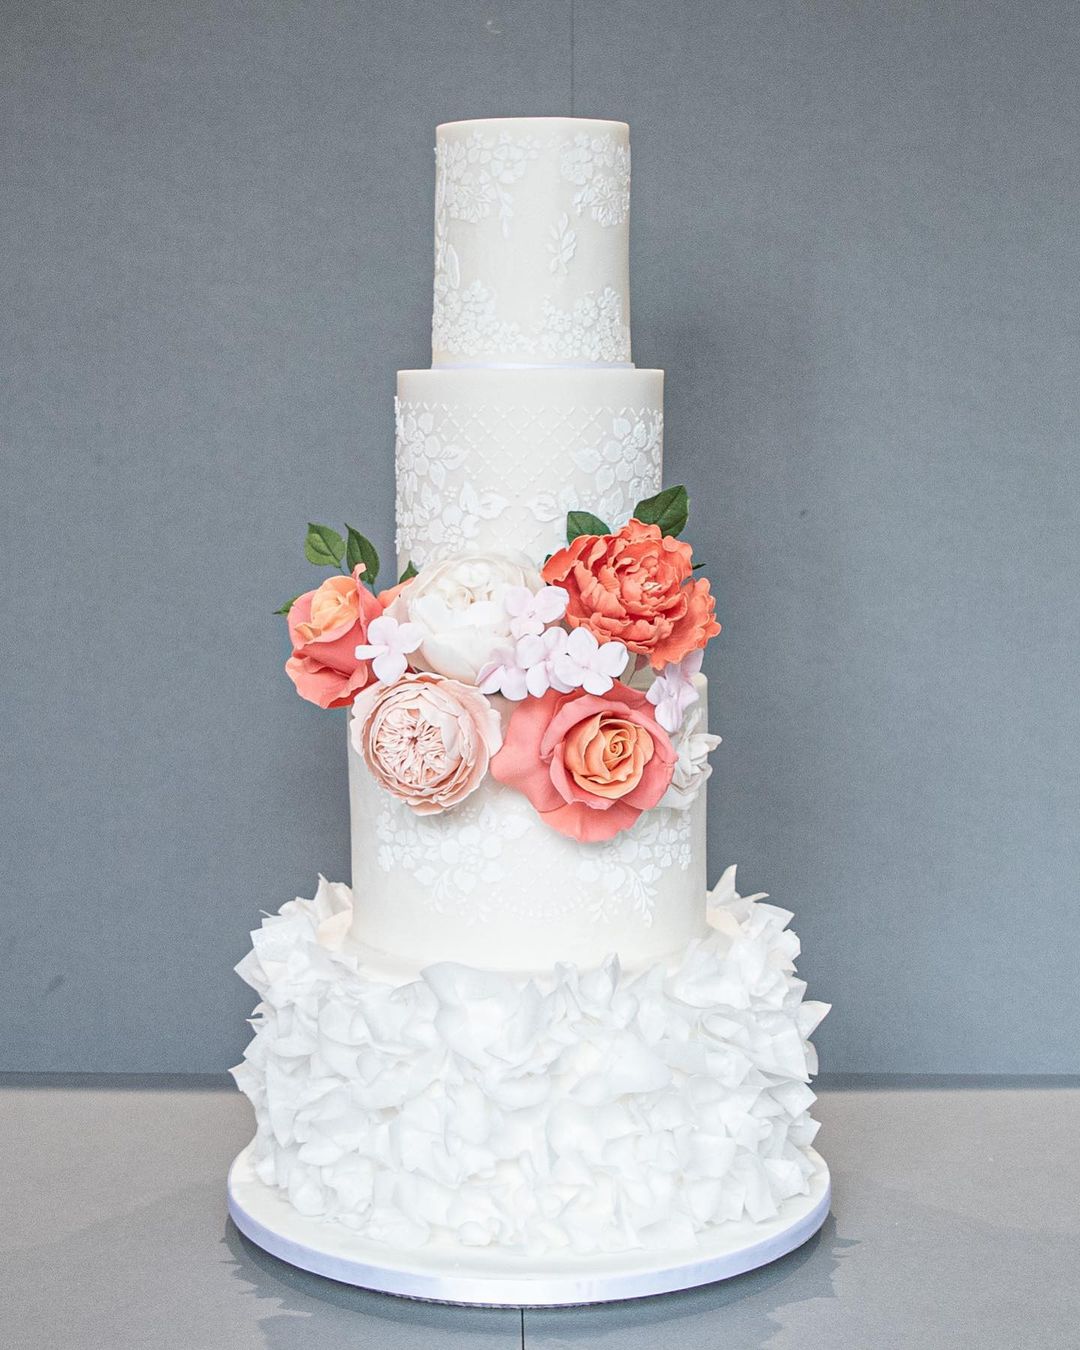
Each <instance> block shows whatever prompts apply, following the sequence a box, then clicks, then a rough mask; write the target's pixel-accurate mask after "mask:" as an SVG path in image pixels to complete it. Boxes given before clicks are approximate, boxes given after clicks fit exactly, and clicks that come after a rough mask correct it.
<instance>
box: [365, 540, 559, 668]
mask: <svg viewBox="0 0 1080 1350" xmlns="http://www.w3.org/2000/svg"><path fill="white" fill-rule="evenodd" d="M543 585H544V583H543V582H542V581H541V579H540V574H539V572H537V570H536V568H535V567H533V565H532V563H531V562H530V561H529V560H528V558H526V557H525V556H524V555H522V554H517V553H462V554H459V555H458V556H457V557H454V558H447V559H446V560H445V561H444V562H438V563H433V564H432V565H431V566H430V567H425V568H424V569H423V571H422V572H421V573H420V574H419V576H417V577H416V578H415V579H414V580H413V581H411V582H410V583H409V585H408V586H406V587H404V589H403V590H402V591H401V592H400V594H399V595H398V596H397V597H396V598H395V599H394V601H393V602H392V603H391V605H390V607H389V608H388V610H387V611H386V612H387V613H388V614H390V615H391V616H392V617H393V618H395V619H397V620H398V622H399V623H410V624H415V625H416V628H417V630H418V632H419V634H420V645H419V647H418V648H417V649H416V651H415V653H414V654H413V656H412V658H411V661H410V664H411V665H413V666H414V667H416V668H417V669H420V670H432V671H434V672H435V673H436V674H437V675H447V676H449V677H450V678H451V679H453V680H461V681H462V682H463V683H464V684H476V682H477V676H478V674H479V672H480V670H481V668H482V667H483V666H485V665H486V664H487V663H488V662H489V661H490V660H491V657H492V655H493V653H494V652H496V651H497V650H498V649H499V648H504V647H511V646H513V637H512V633H511V626H512V623H513V621H514V616H513V614H511V612H510V611H509V609H508V608H507V604H506V597H507V592H514V591H515V589H520V588H521V587H525V588H526V589H527V590H529V591H532V592H537V591H540V590H541V589H542V588H543Z"/></svg>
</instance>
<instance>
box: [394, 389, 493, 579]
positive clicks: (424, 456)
mask: <svg viewBox="0 0 1080 1350" xmlns="http://www.w3.org/2000/svg"><path fill="white" fill-rule="evenodd" d="M395 421H396V426H397V524H398V542H399V547H400V549H401V551H402V552H403V553H407V554H409V555H410V556H413V555H416V560H417V561H420V557H419V554H420V550H421V547H422V548H423V551H424V554H425V555H426V554H429V553H430V554H431V555H432V556H435V555H438V554H439V553H457V552H462V551H463V550H464V549H466V548H467V547H468V546H469V544H471V543H472V542H473V540H475V538H476V537H477V535H478V533H479V531H480V526H481V523H482V522H483V521H489V520H494V519H496V518H497V517H498V516H499V515H500V514H501V513H502V512H503V511H505V510H506V507H507V506H508V504H509V503H508V501H507V498H506V497H504V496H502V495H501V494H500V493H498V492H492V491H484V490H481V489H479V488H477V487H476V486H475V485H474V483H473V481H472V479H471V478H470V477H469V476H468V475H467V474H466V473H464V472H463V469H464V466H465V461H466V455H465V451H464V450H463V449H462V448H461V447H460V446H457V445H455V444H453V442H452V441H450V440H447V439H446V438H445V437H444V436H443V435H442V434H441V427H440V424H437V423H436V418H435V414H434V412H432V411H431V410H423V409H416V408H413V407H412V406H410V405H409V404H405V403H402V402H401V400H395Z"/></svg>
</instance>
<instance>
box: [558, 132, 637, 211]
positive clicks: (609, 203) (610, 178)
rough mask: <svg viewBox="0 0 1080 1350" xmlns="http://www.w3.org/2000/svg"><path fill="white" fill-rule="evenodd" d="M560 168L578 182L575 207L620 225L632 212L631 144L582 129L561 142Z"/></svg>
mask: <svg viewBox="0 0 1080 1350" xmlns="http://www.w3.org/2000/svg"><path fill="white" fill-rule="evenodd" d="M559 168H560V172H561V173H562V176H563V178H564V179H566V181H567V182H568V183H574V184H576V185H577V188H578V190H577V192H575V193H574V209H575V211H577V213H578V215H583V214H588V215H590V216H591V217H592V218H593V220H595V221H596V223H597V224H598V225H603V226H605V227H606V226H609V225H621V224H622V223H623V222H624V221H625V220H626V218H627V216H628V215H629V214H630V147H629V146H627V145H622V144H620V142H619V141H618V140H617V139H616V138H615V137H614V136H612V135H610V134H600V135H592V134H591V133H589V132H579V133H578V134H577V135H576V136H574V137H573V139H572V140H570V141H567V142H565V143H564V145H563V146H562V149H561V151H560V155H559Z"/></svg>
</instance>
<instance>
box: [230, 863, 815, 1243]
mask: <svg viewBox="0 0 1080 1350" xmlns="http://www.w3.org/2000/svg"><path fill="white" fill-rule="evenodd" d="M762 899H763V897H760V896H752V897H748V898H741V897H739V896H738V894H737V893H736V891H735V875H734V868H730V869H729V870H728V871H727V872H726V873H725V874H724V877H723V878H722V879H721V882H720V884H719V885H718V886H717V887H716V890H715V891H714V892H713V895H712V898H711V905H710V909H709V925H710V927H709V931H708V934H707V935H706V936H703V937H702V938H700V939H698V940H696V941H693V942H691V943H689V944H687V945H686V946H685V947H684V948H683V949H682V950H681V951H680V952H678V953H677V954H675V955H673V956H672V957H671V958H670V959H669V960H667V961H666V962H661V963H656V964H654V965H652V966H650V967H648V968H647V969H645V970H642V971H640V972H638V973H636V974H627V973H626V972H624V971H623V970H622V969H621V968H620V965H619V962H618V961H617V960H616V959H615V958H611V959H609V960H608V961H606V962H604V963H603V964H602V965H601V966H600V967H599V968H596V969H592V970H584V969H578V968H577V967H575V966H573V965H557V966H555V967H554V968H553V969H551V970H549V971H548V972H546V976H545V978H544V979H543V980H535V979H523V978H517V979H515V978H513V977H511V976H509V975H506V974H502V973H498V972H493V971H483V970H478V969H475V968H472V967H469V966H466V965H461V964H455V963H449V962H444V963H441V964H439V965H434V966H429V967H427V968H426V969H424V970H423V971H422V972H421V973H420V977H419V978H418V979H416V980H415V981H412V982H410V983H406V984H400V983H398V984H395V983H392V982H388V981H387V980H386V979H385V978H381V977H380V972H379V971H378V970H370V969H368V968H366V967H365V966H364V964H363V963H362V960H361V956H360V953H359V952H358V950H357V948H356V947H355V946H354V945H353V944H352V943H351V942H350V941H349V938H348V933H349V930H350V928H351V925H352V896H351V893H350V891H349V889H348V888H347V887H345V886H341V885H331V884H329V883H327V882H326V881H324V880H320V884H319V889H318V892H317V894H316V896H315V899H314V900H295V901H291V902H290V903H288V904H286V905H284V906H283V907H282V909H281V911H280V913H279V914H277V915H271V916H269V917H267V918H266V919H264V921H263V924H262V927H261V928H260V929H258V930H257V931H256V932H255V933H253V934H252V941H253V950H252V952H251V953H249V955H248V956H246V957H245V958H244V960H243V961H242V962H241V964H240V965H239V966H238V967H237V969H238V972H239V973H240V974H241V976H242V977H243V978H244V979H245V980H246V981H247V982H248V983H249V984H250V985H251V986H252V987H253V988H254V989H255V990H256V991H257V992H258V994H259V997H260V1000H261V1002H260V1004H259V1006H258V1008H257V1009H256V1012H255V1017H254V1026H255V1037H254V1039H253V1040H252V1042H251V1044H250V1045H249V1046H248V1049H247V1051H246V1053H245V1058H244V1062H243V1064H241V1065H240V1066H239V1067H238V1068H237V1069H235V1070H234V1071H233V1072H234V1075H235V1077H236V1081H237V1083H238V1084H239V1086H240V1087H241V1089H242V1090H243V1091H244V1092H245V1093H246V1094H247V1095H248V1096H249V1097H250V1099H251V1101H252V1103H253V1105H254V1107H255V1113H256V1118H257V1121H258V1131H257V1135H256V1140H255V1143H254V1146H253V1154H252V1163H253V1166H254V1169H255V1172H256V1174H257V1175H258V1177H259V1178H260V1179H261V1180H262V1181H263V1182H265V1183H267V1184H268V1185H273V1186H275V1187H278V1188H279V1189H281V1190H282V1191H283V1192H284V1193H285V1194H286V1195H287V1196H288V1198H289V1200H290V1202H291V1203H292V1205H293V1206H294V1207H295V1208H296V1209H297V1210H298V1211H299V1212H300V1213H301V1214H305V1215H314V1216H319V1217H320V1218H325V1219H327V1220H334V1221H337V1222H339V1223H342V1224H345V1225H347V1226H348V1227H350V1228H352V1229H354V1230H355V1231H357V1232H358V1233H361V1234H363V1235H364V1236H365V1237H367V1238H370V1239H372V1240H375V1241H381V1242H386V1243H389V1244H392V1245H394V1246H398V1247H410V1246H420V1245H423V1244H426V1243H429V1242H435V1241H440V1240H452V1241H454V1242H458V1243H463V1244H465V1245H470V1246H478V1247H483V1246H490V1245H497V1246H499V1247H504V1248H517V1249H525V1250H532V1251H537V1252H539V1251H558V1250H569V1251H573V1252H581V1253H584V1252H595V1251H608V1252H612V1251H622V1250H628V1249H633V1248H639V1247H682V1246H688V1245H691V1244H693V1243H694V1242H695V1241H697V1240H699V1239H700V1238H702V1237H703V1236H704V1235H707V1234H709V1233H710V1232H711V1231H714V1230H715V1227H716V1225H718V1224H722V1223H724V1222H727V1221H739V1220H743V1219H750V1220H753V1221H762V1220H766V1219H770V1218H772V1217H774V1216H775V1215H776V1214H777V1212H778V1210H779V1207H780V1206H781V1205H782V1204H783V1202H784V1200H785V1199H787V1198H789V1197H791V1196H794V1195H802V1194H806V1193H807V1191H808V1189H809V1180H810V1178H811V1177H812V1175H813V1173H814V1171H815V1168H816V1164H815V1162H814V1161H813V1159H812V1157H811V1155H810V1153H809V1147H810V1144H811V1141H812V1140H813V1138H814V1135H815V1133H816V1130H817V1125H816V1123H815V1122H814V1121H813V1120H812V1119H811V1118H810V1116H809V1107H810V1105H811V1103H812V1102H813V1100H814V1094H813V1093H812V1092H811V1090H810V1088H809V1086H808V1081H809V1078H810V1076H811V1074H813V1073H814V1072H816V1058H815V1054H814V1050H813V1047H812V1046H811V1044H810V1042H809V1039H808V1038H809V1036H810V1034H811V1033H812V1032H813V1030H814V1028H815V1027H816V1026H817V1025H818V1023H819V1022H820V1021H821V1018H822V1017H823V1016H824V1015H825V1013H826V1012H827V1011H828V1008H827V1005H825V1004H820V1003H810V1002H804V1001H803V993H804V989H805V986H804V984H803V982H802V981H801V980H799V979H797V978H796V976H795V974H794V961H795V958H796V956H797V955H798V952H799V943H798V939H797V938H796V936H795V934H794V933H792V932H790V931H789V930H788V929H787V924H788V922H789V920H790V918H791V915H790V914H789V913H787V911H785V910H782V909H777V908H776V907H774V906H772V905H768V904H763V903H761V901H762Z"/></svg>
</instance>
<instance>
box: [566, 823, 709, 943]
mask: <svg viewBox="0 0 1080 1350" xmlns="http://www.w3.org/2000/svg"><path fill="white" fill-rule="evenodd" d="M690 852H691V850H690V816H689V813H688V812H686V811H670V810H667V809H664V810H659V809H658V810H653V811H646V812H645V813H644V814H643V815H642V816H641V817H640V819H639V820H638V821H637V823H636V824H635V825H634V826H632V828H630V829H629V830H624V831H623V832H622V833H621V834H617V835H616V836H615V838H614V839H609V840H608V841H607V842H606V843H603V844H594V845H591V846H584V847H583V848H582V850H581V855H582V856H581V861H580V862H579V864H578V867H577V879H578V882H579V884H580V886H581V888H582V900H583V903H584V904H585V905H587V906H588V910H589V913H590V915H591V917H592V918H594V919H596V920H601V921H602V920H610V919H612V918H615V917H617V916H618V914H620V913H625V912H626V911H627V910H628V909H632V910H633V911H634V912H635V913H636V914H638V915H639V916H640V918H641V920H642V922H643V923H644V924H645V926H646V927H650V926H651V925H652V921H653V913H654V911H655V908H656V897H657V893H658V886H659V882H660V878H661V877H662V876H663V875H664V874H665V873H666V872H670V871H671V869H672V868H674V867H677V868H678V869H679V870H680V871H682V872H686V871H689V868H690V861H691V858H690Z"/></svg>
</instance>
